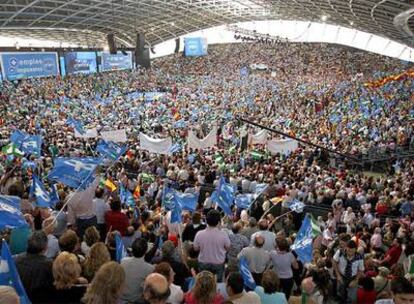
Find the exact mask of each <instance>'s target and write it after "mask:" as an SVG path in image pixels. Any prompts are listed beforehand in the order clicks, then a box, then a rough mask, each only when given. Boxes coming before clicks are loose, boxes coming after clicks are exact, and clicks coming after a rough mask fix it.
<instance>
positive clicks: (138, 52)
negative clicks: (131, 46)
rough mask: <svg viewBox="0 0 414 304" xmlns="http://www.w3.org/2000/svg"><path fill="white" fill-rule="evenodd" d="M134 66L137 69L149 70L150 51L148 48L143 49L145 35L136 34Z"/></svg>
mask: <svg viewBox="0 0 414 304" xmlns="http://www.w3.org/2000/svg"><path fill="white" fill-rule="evenodd" d="M135 64H136V66H137V67H141V68H146V69H148V68H150V67H151V60H150V51H149V48H148V47H145V34H143V33H138V34H137V43H136V48H135Z"/></svg>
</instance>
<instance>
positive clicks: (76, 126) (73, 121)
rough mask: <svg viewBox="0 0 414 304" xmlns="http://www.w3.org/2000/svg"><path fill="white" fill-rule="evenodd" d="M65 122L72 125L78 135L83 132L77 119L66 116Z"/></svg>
mask: <svg viewBox="0 0 414 304" xmlns="http://www.w3.org/2000/svg"><path fill="white" fill-rule="evenodd" d="M66 124H67V125H69V126H71V127H73V128H74V129H75V130H76V131H77V132H78V133H79V134H80V135H83V134H85V129H84V128H83V125H82V123H81V122H80V121H79V120H76V119H73V118H68V119H67V120H66Z"/></svg>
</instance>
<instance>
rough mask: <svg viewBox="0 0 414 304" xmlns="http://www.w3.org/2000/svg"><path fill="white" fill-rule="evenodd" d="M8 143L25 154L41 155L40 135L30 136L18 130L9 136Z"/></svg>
mask: <svg viewBox="0 0 414 304" xmlns="http://www.w3.org/2000/svg"><path fill="white" fill-rule="evenodd" d="M10 141H11V142H12V143H14V144H15V145H16V147H17V148H18V149H19V150H20V151H23V152H24V153H25V154H33V155H36V156H40V155H41V150H42V137H41V136H40V135H30V134H27V133H25V132H22V131H20V130H16V131H14V132H13V134H12V135H11V136H10Z"/></svg>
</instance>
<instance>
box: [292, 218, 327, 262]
mask: <svg viewBox="0 0 414 304" xmlns="http://www.w3.org/2000/svg"><path fill="white" fill-rule="evenodd" d="M320 233H321V231H320V228H319V227H317V225H315V224H312V218H311V216H310V215H309V214H307V215H306V217H305V219H304V220H303V222H302V226H300V229H299V232H298V235H297V236H296V239H295V243H294V244H293V246H292V249H293V250H295V252H296V253H297V255H298V259H299V260H300V261H301V262H302V263H303V264H305V263H309V262H311V261H312V241H313V238H314V237H316V236H317V235H319V234H320Z"/></svg>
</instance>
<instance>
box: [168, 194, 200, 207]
mask: <svg viewBox="0 0 414 304" xmlns="http://www.w3.org/2000/svg"><path fill="white" fill-rule="evenodd" d="M172 191H173V192H174V199H175V200H176V201H178V203H179V204H180V206H181V208H182V209H183V210H189V211H192V212H194V211H195V210H196V207H197V202H198V194H195V193H181V192H178V191H176V190H172Z"/></svg>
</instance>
